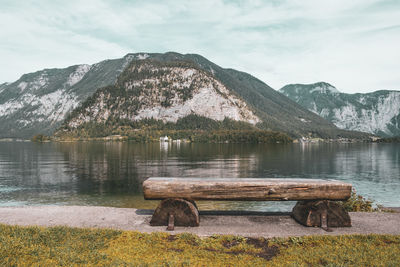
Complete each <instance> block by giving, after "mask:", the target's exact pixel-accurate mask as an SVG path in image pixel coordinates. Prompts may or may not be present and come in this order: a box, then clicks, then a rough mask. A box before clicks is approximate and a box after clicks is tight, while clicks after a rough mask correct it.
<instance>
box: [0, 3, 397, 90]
mask: <svg viewBox="0 0 400 267" xmlns="http://www.w3.org/2000/svg"><path fill="white" fill-rule="evenodd" d="M0 39H1V42H0V60H1V64H0V83H2V82H13V81H15V80H17V79H18V78H19V77H20V76H21V75H22V74H24V73H29V72H33V71H37V70H41V69H44V68H63V67H67V66H71V65H75V64H81V63H89V64H91V63H96V62H99V61H101V60H104V59H109V58H119V57H122V56H124V55H125V54H127V53H136V52H158V53H162V52H168V51H174V52H178V53H184V54H185V53H196V54H200V55H202V56H204V57H206V58H207V59H209V60H211V61H212V62H214V63H216V64H218V65H220V66H221V67H225V68H234V69H237V70H240V71H245V72H248V73H250V74H252V75H253V76H255V77H257V78H259V79H261V80H262V81H264V82H265V83H267V84H268V85H269V86H271V87H273V88H274V89H280V88H281V87H282V86H284V85H286V84H290V83H307V84H308V83H314V82H319V81H325V82H328V83H330V84H332V85H334V86H335V87H337V89H339V90H340V91H342V92H346V93H357V92H359V93H363V92H372V91H376V90H381V89H390V90H400V1H398V0H390V1H376V0H352V1H348V0H325V1H321V0H293V1H277V0H272V1H257V0H254V1H253V0H247V1H227V0H225V1H223V0H201V1H187V0H182V1H180V0H176V1H172V0H171V1H151V0H147V1H145V0H144V1H134V0H132V1H127V0H126V1H122V0H113V1H111V0H109V1H106V0H98V1H95V0H85V1H75V0H68V1H65V0H62V1H58V0H49V1H45V0H42V1H29V0H27V1H23V0H0Z"/></svg>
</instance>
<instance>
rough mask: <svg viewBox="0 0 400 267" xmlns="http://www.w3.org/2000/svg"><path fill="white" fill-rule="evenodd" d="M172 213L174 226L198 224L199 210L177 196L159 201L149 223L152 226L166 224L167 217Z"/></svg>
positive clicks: (167, 222) (167, 221)
mask: <svg viewBox="0 0 400 267" xmlns="http://www.w3.org/2000/svg"><path fill="white" fill-rule="evenodd" d="M171 215H173V220H174V225H175V226H192V227H193V226H199V224H200V219H199V211H198V210H197V208H196V207H195V206H194V205H193V204H192V203H191V202H190V201H187V200H184V199H179V198H168V199H164V200H163V201H161V203H160V204H159V205H158V207H157V208H156V210H155V211H154V214H153V217H152V218H151V221H150V225H152V226H163V225H165V226H168V224H169V218H170V216H171Z"/></svg>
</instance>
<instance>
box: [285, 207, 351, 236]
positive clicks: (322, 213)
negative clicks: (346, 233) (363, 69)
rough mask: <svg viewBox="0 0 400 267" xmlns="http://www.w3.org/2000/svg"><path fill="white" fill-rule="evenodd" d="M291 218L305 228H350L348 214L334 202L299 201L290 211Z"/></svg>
mask: <svg viewBox="0 0 400 267" xmlns="http://www.w3.org/2000/svg"><path fill="white" fill-rule="evenodd" d="M292 216H293V218H294V219H295V220H296V221H297V222H298V223H300V224H302V225H305V226H313V227H322V228H324V229H326V230H328V228H329V227H350V226H351V220H350V216H349V213H348V212H347V211H345V209H344V208H343V207H342V206H340V205H339V204H338V203H337V202H335V201H330V200H313V201H299V202H297V204H296V206H294V208H293V210H292Z"/></svg>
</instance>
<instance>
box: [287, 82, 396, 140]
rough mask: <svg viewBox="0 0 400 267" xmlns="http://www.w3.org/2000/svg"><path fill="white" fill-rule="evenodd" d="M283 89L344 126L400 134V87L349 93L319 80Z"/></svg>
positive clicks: (297, 100) (313, 109)
mask: <svg viewBox="0 0 400 267" xmlns="http://www.w3.org/2000/svg"><path fill="white" fill-rule="evenodd" d="M280 92H281V93H282V94H284V95H285V96H287V97H289V98H290V99H292V100H294V101H296V102H297V103H298V104H300V105H301V106H303V107H305V108H307V109H308V110H310V111H312V112H314V113H316V114H318V115H320V116H321V117H323V118H325V119H327V120H329V121H331V122H333V123H334V124H335V125H336V126H337V127H339V128H341V129H347V130H355V131H362V132H367V133H371V134H376V135H381V136H397V135H400V91H386V90H382V91H376V92H373V93H367V94H345V93H340V92H339V91H338V90H337V89H336V88H335V87H333V86H332V85H330V84H327V83H316V84H310V85H304V84H291V85H286V86H284V87H283V88H282V89H280Z"/></svg>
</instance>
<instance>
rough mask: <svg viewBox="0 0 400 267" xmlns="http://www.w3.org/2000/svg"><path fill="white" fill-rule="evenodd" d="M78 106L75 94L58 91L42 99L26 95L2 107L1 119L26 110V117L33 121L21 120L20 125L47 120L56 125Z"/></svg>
mask: <svg viewBox="0 0 400 267" xmlns="http://www.w3.org/2000/svg"><path fill="white" fill-rule="evenodd" d="M78 104H79V101H78V100H77V97H76V96H75V95H74V94H73V93H66V92H65V91H63V90H57V91H55V92H52V93H50V94H46V95H42V96H40V97H39V96H36V95H33V94H24V95H22V96H21V97H20V98H18V99H16V100H11V101H8V102H6V103H4V104H2V105H0V117H4V116H9V115H11V114H13V113H14V112H16V111H18V110H21V109H24V111H23V113H24V114H25V116H27V117H30V118H31V119H30V120H29V121H27V120H25V119H20V120H19V122H20V123H21V122H22V123H23V124H25V125H26V124H28V123H32V122H34V121H43V120H45V119H46V120H48V121H49V122H50V123H54V122H56V121H61V120H63V119H64V117H65V115H66V113H67V112H68V111H70V110H71V109H73V108H75V107H77V105H78Z"/></svg>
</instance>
